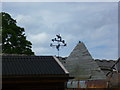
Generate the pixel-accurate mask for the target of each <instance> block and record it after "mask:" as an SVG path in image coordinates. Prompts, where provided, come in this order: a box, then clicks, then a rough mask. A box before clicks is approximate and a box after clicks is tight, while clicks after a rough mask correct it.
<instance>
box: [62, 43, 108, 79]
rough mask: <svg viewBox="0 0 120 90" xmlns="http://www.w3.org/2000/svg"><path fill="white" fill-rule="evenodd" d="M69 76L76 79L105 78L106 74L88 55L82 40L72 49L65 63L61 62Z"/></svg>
mask: <svg viewBox="0 0 120 90" xmlns="http://www.w3.org/2000/svg"><path fill="white" fill-rule="evenodd" d="M63 65H64V66H65V67H66V69H67V70H68V71H69V73H70V76H74V77H75V79H76V80H105V79H106V76H105V74H104V72H102V70H101V69H100V67H99V66H98V65H97V63H96V62H95V61H94V59H93V58H92V56H91V55H90V53H89V51H88V49H87V47H86V46H85V44H84V43H83V42H81V43H78V44H77V46H76V47H75V48H74V49H73V51H72V52H71V54H70V55H69V57H68V58H67V59H66V63H63Z"/></svg>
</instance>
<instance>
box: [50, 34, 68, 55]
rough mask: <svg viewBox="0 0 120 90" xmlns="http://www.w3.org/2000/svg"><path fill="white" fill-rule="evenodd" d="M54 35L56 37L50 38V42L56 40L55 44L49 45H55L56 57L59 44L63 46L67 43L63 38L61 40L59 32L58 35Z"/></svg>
mask: <svg viewBox="0 0 120 90" xmlns="http://www.w3.org/2000/svg"><path fill="white" fill-rule="evenodd" d="M56 37H57V38H54V39H52V42H53V43H55V42H56V44H53V43H51V44H50V46H51V47H56V49H57V51H58V57H59V51H60V47H61V46H63V47H64V46H67V44H66V43H65V40H62V37H61V36H60V34H59V35H56Z"/></svg>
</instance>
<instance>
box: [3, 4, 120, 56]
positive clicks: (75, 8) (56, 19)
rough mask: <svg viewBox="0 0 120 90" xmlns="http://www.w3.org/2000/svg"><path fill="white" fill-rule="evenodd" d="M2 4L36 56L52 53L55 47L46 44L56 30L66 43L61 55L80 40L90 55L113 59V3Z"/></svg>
mask: <svg viewBox="0 0 120 90" xmlns="http://www.w3.org/2000/svg"><path fill="white" fill-rule="evenodd" d="M3 4H4V7H3V10H4V11H6V12H8V13H10V14H11V15H12V17H14V18H15V19H16V20H17V22H18V25H19V26H22V27H24V28H25V32H26V35H27V39H28V40H30V41H31V42H32V43H33V50H34V51H35V52H36V54H37V55H42V54H44V55H45V54H46V55H48V54H49V55H50V54H51V55H55V53H57V52H56V50H55V49H52V48H51V47H50V46H49V44H50V43H51V39H52V38H54V37H55V35H56V34H59V33H60V34H61V35H62V37H63V39H65V41H66V42H67V47H66V48H62V49H61V52H60V55H61V56H68V55H69V54H70V52H71V51H72V50H73V48H74V47H75V45H76V44H77V43H78V41H83V42H84V43H85V44H86V46H87V48H88V49H89V51H90V52H91V53H92V55H93V56H94V58H116V55H115V54H116V53H117V40H118V36H117V33H118V31H117V30H118V28H117V27H118V14H117V13H118V10H117V9H118V5H117V3H105V2H102V3H98V2H94V3H93V2H89V3H83V2H69V3H68V2H61V3H58V2H54V3H43V2H40V3H26V2H24V3H3ZM113 42H114V43H113ZM39 50H40V51H41V52H39ZM110 50H111V52H110ZM104 52H106V53H104ZM109 55H110V56H109Z"/></svg>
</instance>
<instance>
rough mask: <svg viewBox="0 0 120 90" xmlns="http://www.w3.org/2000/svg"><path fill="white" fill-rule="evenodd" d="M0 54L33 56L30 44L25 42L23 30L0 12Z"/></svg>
mask: <svg viewBox="0 0 120 90" xmlns="http://www.w3.org/2000/svg"><path fill="white" fill-rule="evenodd" d="M1 14H2V53H5V54H6V53H7V54H26V55H34V52H32V50H31V48H32V43H31V42H30V41H28V40H26V36H25V30H24V28H21V27H19V26H17V25H16V23H17V22H16V20H14V19H13V18H11V16H10V15H9V14H8V13H5V12H2V13H1Z"/></svg>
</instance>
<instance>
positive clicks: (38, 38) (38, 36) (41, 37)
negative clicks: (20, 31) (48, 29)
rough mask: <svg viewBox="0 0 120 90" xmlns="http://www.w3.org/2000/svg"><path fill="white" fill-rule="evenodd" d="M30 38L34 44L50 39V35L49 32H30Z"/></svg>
mask: <svg viewBox="0 0 120 90" xmlns="http://www.w3.org/2000/svg"><path fill="white" fill-rule="evenodd" d="M28 39H29V40H30V41H31V42H33V43H34V44H40V45H41V44H44V43H46V42H47V41H48V39H49V35H48V34H47V33H44V32H43V33H39V34H30V35H28Z"/></svg>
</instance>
